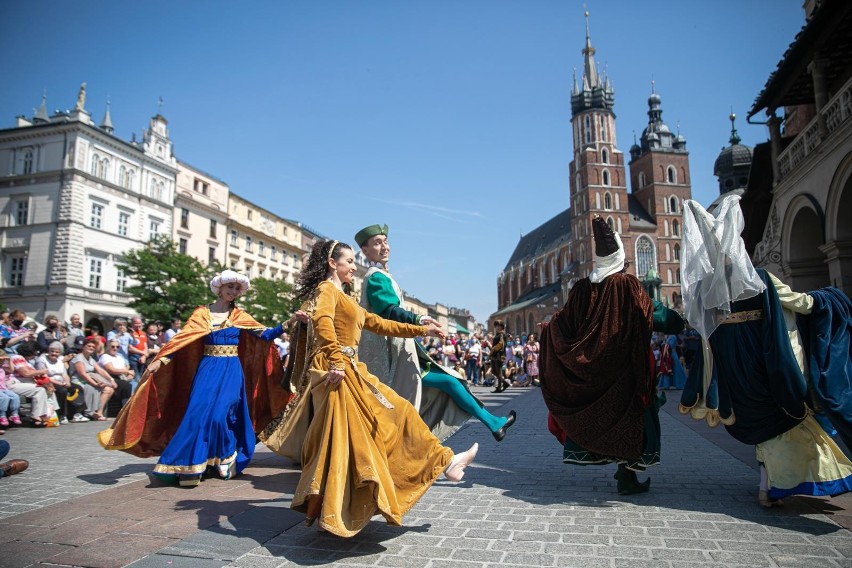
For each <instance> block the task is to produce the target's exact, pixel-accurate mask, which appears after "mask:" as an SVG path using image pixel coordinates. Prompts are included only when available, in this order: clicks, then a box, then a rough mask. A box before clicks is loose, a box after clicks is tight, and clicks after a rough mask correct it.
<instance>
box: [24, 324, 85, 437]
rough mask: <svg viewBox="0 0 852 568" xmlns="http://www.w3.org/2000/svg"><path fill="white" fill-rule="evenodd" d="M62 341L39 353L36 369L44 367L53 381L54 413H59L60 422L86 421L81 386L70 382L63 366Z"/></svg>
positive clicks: (66, 370) (55, 342)
mask: <svg viewBox="0 0 852 568" xmlns="http://www.w3.org/2000/svg"><path fill="white" fill-rule="evenodd" d="M63 350H64V349H63V347H62V343H61V342H59V341H54V342H53V343H51V344H50V345H49V346H48V348H47V353H44V354H42V355H40V356H39V357H38V358H37V359H36V362H35V368H36V369H46V370H47V378H49V379H50V382H51V383H53V388H54V390H55V395H56V401H57V405H56V413H57V414H58V415H59V423H60V424H68V422H69V419H68V417H69V416H71V420H70V422H88V421H89V419H88V418H86V417H85V416H83V413H85V412H86V401H85V397H84V396H83V389H82V387H80V386H78V385H75V384H74V383H72V382H71V377H69V376H68V369H67V368H66V366H65V361H64V359H63V357H62V354H63Z"/></svg>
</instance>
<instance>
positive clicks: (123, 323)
mask: <svg viewBox="0 0 852 568" xmlns="http://www.w3.org/2000/svg"><path fill="white" fill-rule="evenodd" d="M106 338H107V343H109V342H110V341H112V340H113V339H114V340H116V341H118V352H119V353H121V356H122V357H124V361H125V362H126V363H128V362H129V361H130V347H135V346H136V345H137V344H138V341H137V340H136V338H135V337H133V336H132V335H131V334H130V332H129V331H127V320H126V319H124V318H117V319H116V320H115V323H114V325H113V330H112V331H110V332H109V333H107V336H106Z"/></svg>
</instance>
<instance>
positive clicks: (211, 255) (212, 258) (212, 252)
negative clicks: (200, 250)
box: [207, 247, 216, 264]
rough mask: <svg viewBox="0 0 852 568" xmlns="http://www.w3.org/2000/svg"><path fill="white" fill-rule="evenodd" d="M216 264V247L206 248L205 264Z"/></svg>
mask: <svg viewBox="0 0 852 568" xmlns="http://www.w3.org/2000/svg"><path fill="white" fill-rule="evenodd" d="M214 262H216V247H208V248H207V264H213V263H214Z"/></svg>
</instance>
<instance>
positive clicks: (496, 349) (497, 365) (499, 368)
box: [490, 320, 506, 392]
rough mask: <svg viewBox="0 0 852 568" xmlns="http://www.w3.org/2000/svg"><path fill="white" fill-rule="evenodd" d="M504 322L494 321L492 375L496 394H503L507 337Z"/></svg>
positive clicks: (504, 388)
mask: <svg viewBox="0 0 852 568" xmlns="http://www.w3.org/2000/svg"><path fill="white" fill-rule="evenodd" d="M504 329H506V328H505V327H504V326H503V321H502V320H495V321H494V339H493V340H492V341H491V359H490V361H491V374H492V375H493V376H494V386H495V389H494V392H503V391H504V390H506V387H504V386H503V381H502V378H503V362H504V361H505V360H506V335H505V334H504V333H503V330H504Z"/></svg>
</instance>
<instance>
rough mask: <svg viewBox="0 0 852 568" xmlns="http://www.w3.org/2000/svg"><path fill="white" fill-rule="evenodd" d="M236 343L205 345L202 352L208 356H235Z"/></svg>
mask: <svg viewBox="0 0 852 568" xmlns="http://www.w3.org/2000/svg"><path fill="white" fill-rule="evenodd" d="M238 350H239V346H238V345H205V346H204V354H205V355H208V356H210V357H236V356H237V355H238V353H237V352H238Z"/></svg>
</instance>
